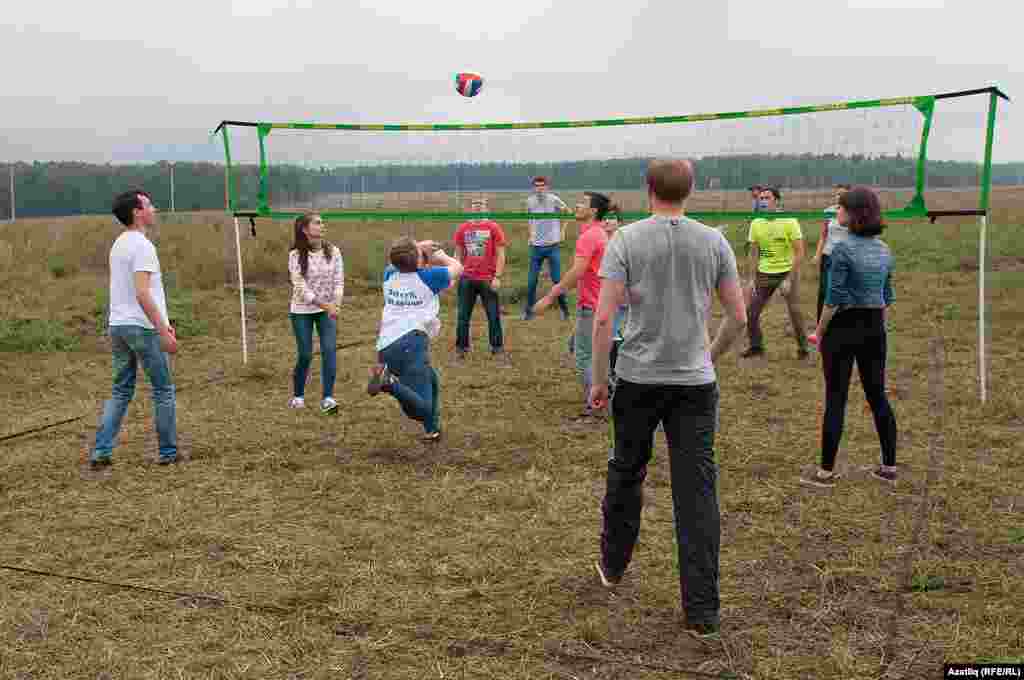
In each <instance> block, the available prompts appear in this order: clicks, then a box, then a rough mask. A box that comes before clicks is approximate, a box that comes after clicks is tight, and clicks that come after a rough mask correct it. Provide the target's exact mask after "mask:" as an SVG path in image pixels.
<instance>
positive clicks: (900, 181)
mask: <svg viewBox="0 0 1024 680" xmlns="http://www.w3.org/2000/svg"><path fill="white" fill-rule="evenodd" d="M646 164H647V159H646V158H625V159H613V160H604V161H599V160H587V161H564V162H554V163H512V162H493V163H472V164H470V163H459V164H436V165H422V164H417V165H411V164H404V165H403V164H395V163H390V164H376V165H366V166H357V167H326V166H325V167H319V168H309V167H300V166H296V165H278V166H271V168H270V171H269V176H268V189H269V195H270V201H271V205H282V204H287V203H292V202H305V201H308V200H310V199H312V197H313V196H314V195H323V194H356V195H358V194H360V193H364V192H365V193H378V192H384V191H388V192H395V191H398V192H424V191H428V192H435V191H501V190H523V191H525V190H527V189H528V188H529V181H530V178H531V177H533V176H535V175H547V176H549V177H550V178H551V181H552V184H553V186H555V187H556V188H558V189H559V190H579V189H587V188H600V189H606V190H625V189H637V188H640V187H642V186H643V178H644V170H645V168H646ZM11 167H12V165H4V166H0V168H2V171H0V172H2V175H0V218H6V217H8V216H9V215H10V214H11V190H10V182H9V176H10V169H11ZM916 167H917V161H916V159H913V158H908V157H904V156H899V155H893V156H874V157H867V156H863V155H852V156H839V155H834V154H827V155H813V154H802V155H796V154H794V155H729V156H707V157H704V158H702V159H700V160H699V161H697V182H698V189H701V190H732V189H745V188H746V187H748V186H750V185H752V184H769V185H776V186H780V187H784V188H788V189H807V188H821V187H828V186H831V185H833V184H835V183H837V182H847V183H851V184H869V185H872V186H880V187H911V186H913V185H914V182H915V178H916ZM13 169H14V180H15V187H14V195H15V199H16V203H15V208H16V214H17V216H18V217H47V216H60V215H80V214H101V213H107V212H109V210H110V202H111V199H112V198H113V196H114V195H115V194H117V193H118V192H120V191H123V190H125V189H128V188H141V189H144V190H145V191H148V192H149V193H150V194H152V195H153V197H154V199H155V201H156V203H157V205H158V206H160V208H161V209H164V210H167V209H169V208H170V206H171V173H172V167H171V164H170V163H167V162H159V163H150V164H133V165H113V164H106V165H103V164H91V163H81V162H35V163H15V164H13ZM926 169H927V186H928V187H929V188H933V189H938V188H950V187H961V186H976V185H977V184H978V182H979V179H980V175H981V166H980V164H978V163H968V162H960V161H927V165H926ZM173 175H174V207H175V209H176V210H210V209H223V208H224V207H225V191H224V183H225V169H224V165H223V164H219V163H200V162H189V163H182V162H179V163H175V164H174V166H173ZM232 180H233V185H234V190H235V196H236V202H235V205H236V207H238V208H255V207H256V205H257V192H258V187H259V171H258V168H257V167H256V166H254V165H237V166H233V167H232ZM992 181H993V184H997V185H1005V184H1022V183H1024V163H1002V164H996V165H995V166H994V167H993V175H992Z"/></svg>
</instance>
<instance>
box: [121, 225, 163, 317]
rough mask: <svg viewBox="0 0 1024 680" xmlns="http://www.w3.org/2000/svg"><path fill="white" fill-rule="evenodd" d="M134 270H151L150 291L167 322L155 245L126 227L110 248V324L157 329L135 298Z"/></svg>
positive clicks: (140, 233) (138, 232)
mask: <svg viewBox="0 0 1024 680" xmlns="http://www.w3.org/2000/svg"><path fill="white" fill-rule="evenodd" d="M135 272H149V273H150V277H149V292H150V294H151V295H152V296H153V302H154V303H155V304H156V308H157V309H158V310H159V311H160V315H161V316H162V317H163V319H164V322H165V323H166V322H167V321H168V317H167V299H166V297H165V296H164V283H163V279H162V278H161V276H160V260H159V259H158V258H157V256H156V247H155V246H154V245H153V243H152V242H151V241H150V240H149V239H148V238H146V235H145V234H143V233H142V232H140V231H136V230H135V229H126V230H125V231H124V232H123V233H122V234H121V235H120V236H118V237H117V240H116V241H114V245H113V246H112V247H111V248H110V325H111V326H142V327H143V328H149V329H151V330H156V329H155V328H154V326H153V323H152V322H151V321H150V320H149V317H148V316H146V312H145V311H143V309H142V305H140V304H139V301H138V300H137V299H136V298H135Z"/></svg>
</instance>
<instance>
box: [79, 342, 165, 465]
mask: <svg viewBox="0 0 1024 680" xmlns="http://www.w3.org/2000/svg"><path fill="white" fill-rule="evenodd" d="M110 344H111V348H112V352H113V367H114V388H113V390H112V392H111V398H110V399H109V400H108V401H106V402H105V403H104V406H103V416H102V418H101V419H100V427H99V431H98V432H97V433H96V445H95V446H94V447H93V450H92V455H91V456H90V457H89V458H90V460H94V461H95V460H104V459H106V460H109V459H110V457H111V454H112V453H113V451H114V445H115V442H116V440H117V435H118V433H119V432H120V431H121V420H122V419H123V418H124V414H125V411H127V410H128V404H130V403H131V401H132V397H134V396H135V373H136V369H137V368H138V365H139V364H140V363H141V364H142V369H143V370H144V371H145V372H146V376H147V377H148V378H149V382H150V384H151V385H152V386H153V410H154V421H155V422H156V434H157V439H158V441H159V446H160V449H159V451H160V459H161V460H174V459H175V458H177V456H178V432H177V421H176V417H175V399H174V382H173V381H172V380H171V365H170V362H169V361H168V359H167V354H165V353H164V352H163V351H162V350H161V349H160V336H159V334H158V333H157V332H156V331H154V330H150V329H148V328H143V327H142V326H111V327H110Z"/></svg>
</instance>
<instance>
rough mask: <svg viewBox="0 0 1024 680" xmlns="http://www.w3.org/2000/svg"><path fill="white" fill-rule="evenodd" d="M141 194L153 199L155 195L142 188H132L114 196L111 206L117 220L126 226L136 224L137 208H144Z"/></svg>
mask: <svg viewBox="0 0 1024 680" xmlns="http://www.w3.org/2000/svg"><path fill="white" fill-rule="evenodd" d="M140 196H145V197H146V198H148V199H149V200H150V202H152V201H153V197H152V196H150V195H149V194H148V193H147V192H145V191H143V190H142V189H132V190H131V191H126V192H124V193H122V194H118V195H117V197H116V198H114V205H113V207H112V208H111V212H112V213H114V216H115V217H116V218H117V221H118V222H120V223H121V224H123V225H124V226H126V227H130V226H132V225H133V224H135V210H136V209H137V208H138V209H141V208H142V201H140V200H139V197H140Z"/></svg>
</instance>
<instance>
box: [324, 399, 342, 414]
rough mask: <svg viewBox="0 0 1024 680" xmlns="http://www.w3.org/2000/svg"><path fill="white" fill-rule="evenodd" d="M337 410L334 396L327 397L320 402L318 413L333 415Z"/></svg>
mask: <svg viewBox="0 0 1024 680" xmlns="http://www.w3.org/2000/svg"><path fill="white" fill-rule="evenodd" d="M337 412H338V402H337V401H335V400H334V397H327V398H326V399H324V400H323V401H321V402H320V413H322V414H323V415H325V416H326V415H334V414H336V413H337Z"/></svg>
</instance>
